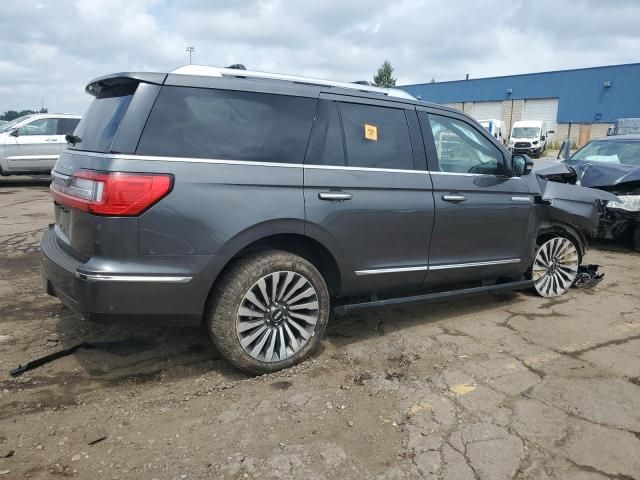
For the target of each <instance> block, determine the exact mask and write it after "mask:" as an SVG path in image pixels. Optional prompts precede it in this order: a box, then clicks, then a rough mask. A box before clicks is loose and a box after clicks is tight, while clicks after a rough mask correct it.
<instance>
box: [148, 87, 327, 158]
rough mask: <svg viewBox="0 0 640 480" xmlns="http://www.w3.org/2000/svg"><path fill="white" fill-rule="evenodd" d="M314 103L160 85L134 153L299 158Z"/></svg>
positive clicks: (294, 99) (289, 97)
mask: <svg viewBox="0 0 640 480" xmlns="http://www.w3.org/2000/svg"><path fill="white" fill-rule="evenodd" d="M316 103H317V100H315V99H311V98H304V97H293V96H285V95H274V94H264V93H256V92H239V91H231V90H213V89H205V88H191V87H168V86H165V87H163V88H162V91H161V92H160V94H159V96H158V99H157V100H156V103H155V105H154V107H153V110H152V111H151V114H150V116H149V121H148V122H147V125H146V127H145V129H144V132H143V133H142V137H141V138H140V144H139V145H138V149H137V153H138V154H142V155H159V156H177V157H194V158H215V159H224V160H246V161H254V162H275V163H303V162H304V155H305V152H306V149H307V143H308V140H309V133H310V131H311V124H312V123H313V116H314V113H315V108H316Z"/></svg>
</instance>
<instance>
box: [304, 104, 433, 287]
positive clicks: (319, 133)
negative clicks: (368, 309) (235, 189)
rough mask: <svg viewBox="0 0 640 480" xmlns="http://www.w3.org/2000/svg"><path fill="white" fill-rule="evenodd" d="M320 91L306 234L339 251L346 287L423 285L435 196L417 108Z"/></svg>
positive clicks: (306, 192)
mask: <svg viewBox="0 0 640 480" xmlns="http://www.w3.org/2000/svg"><path fill="white" fill-rule="evenodd" d="M320 98H321V100H320V102H319V104H318V112H317V114H316V120H315V123H314V128H313V131H312V136H311V140H310V144H309V148H308V152H307V158H306V162H305V169H304V171H305V178H304V182H305V186H304V196H305V216H306V229H307V234H308V235H310V236H312V237H314V238H316V239H319V240H320V241H321V242H322V243H323V244H324V245H326V246H328V247H329V248H330V249H331V250H332V251H333V253H334V255H336V256H338V257H339V258H338V259H337V260H338V262H339V264H340V266H341V270H342V275H343V291H342V294H345V295H346V294H357V293H361V292H372V291H373V292H375V291H378V290H386V289H398V288H402V289H404V288H406V289H410V288H412V287H416V286H419V285H420V284H421V283H422V280H423V278H424V274H425V272H426V270H427V252H428V247H429V239H430V237H431V228H432V224H433V195H432V193H431V180H430V178H429V175H428V172H426V159H425V154H424V145H423V143H422V139H421V138H420V131H419V124H418V121H417V116H416V112H415V109H414V107H413V106H412V105H403V104H400V103H396V102H386V101H373V100H370V99H360V98H358V97H351V96H341V95H332V94H322V95H321V97H320ZM345 287H346V288H345Z"/></svg>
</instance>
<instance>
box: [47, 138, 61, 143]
mask: <svg viewBox="0 0 640 480" xmlns="http://www.w3.org/2000/svg"><path fill="white" fill-rule="evenodd" d="M44 141H45V142H57V141H58V139H57V138H45V139H44Z"/></svg>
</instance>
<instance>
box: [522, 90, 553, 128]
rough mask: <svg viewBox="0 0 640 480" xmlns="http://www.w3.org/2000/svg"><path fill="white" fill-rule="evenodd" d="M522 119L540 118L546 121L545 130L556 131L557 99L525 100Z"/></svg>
mask: <svg viewBox="0 0 640 480" xmlns="http://www.w3.org/2000/svg"><path fill="white" fill-rule="evenodd" d="M522 119H523V120H542V121H545V122H547V130H553V131H555V132H557V131H558V124H557V119H558V99H557V98H541V99H537V100H525V102H524V112H523V113H522Z"/></svg>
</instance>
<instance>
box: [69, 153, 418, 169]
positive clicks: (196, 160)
mask: <svg viewBox="0 0 640 480" xmlns="http://www.w3.org/2000/svg"><path fill="white" fill-rule="evenodd" d="M66 153H68V154H71V155H83V156H87V157H99V158H113V159H116V160H140V161H160V162H185V163H212V164H216V165H246V166H256V167H280V168H309V169H314V170H351V171H362V172H390V173H417V174H420V175H429V172H428V171H426V170H404V169H400V168H367V167H342V166H337V165H305V164H302V163H275V162H252V161H249V160H220V159H217V158H193V157H162V156H155V155H132V154H124V153H99V152H84V151H82V150H71V149H69V150H68V151H67V152H66Z"/></svg>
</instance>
